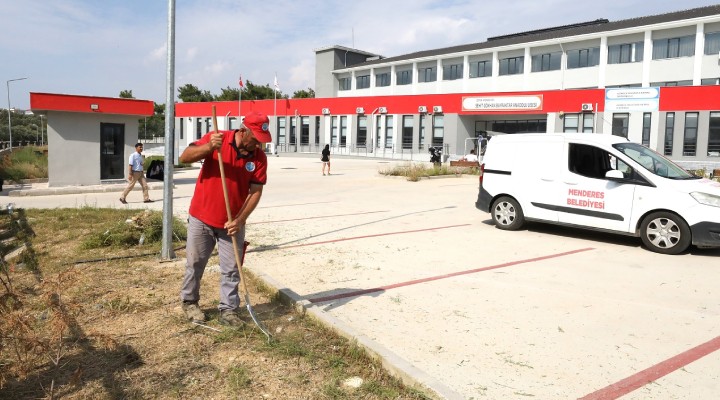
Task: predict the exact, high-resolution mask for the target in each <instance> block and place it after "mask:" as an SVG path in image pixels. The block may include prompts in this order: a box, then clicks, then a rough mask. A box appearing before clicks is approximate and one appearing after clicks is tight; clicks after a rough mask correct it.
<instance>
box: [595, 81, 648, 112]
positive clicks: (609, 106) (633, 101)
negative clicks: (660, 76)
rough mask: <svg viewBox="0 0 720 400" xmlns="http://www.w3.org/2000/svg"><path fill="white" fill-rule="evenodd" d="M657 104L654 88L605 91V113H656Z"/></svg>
mask: <svg viewBox="0 0 720 400" xmlns="http://www.w3.org/2000/svg"><path fill="white" fill-rule="evenodd" d="M659 104H660V89H659V88H656V87H647V88H620V89H605V111H610V112H612V111H657V110H658V107H659Z"/></svg>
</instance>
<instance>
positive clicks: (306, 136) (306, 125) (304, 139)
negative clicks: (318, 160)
mask: <svg viewBox="0 0 720 400" xmlns="http://www.w3.org/2000/svg"><path fill="white" fill-rule="evenodd" d="M299 119H300V144H310V117H301V118H299Z"/></svg>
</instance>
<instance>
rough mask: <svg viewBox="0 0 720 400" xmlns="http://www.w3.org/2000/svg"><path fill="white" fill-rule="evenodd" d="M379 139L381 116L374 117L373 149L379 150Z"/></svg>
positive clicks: (380, 135)
mask: <svg viewBox="0 0 720 400" xmlns="http://www.w3.org/2000/svg"><path fill="white" fill-rule="evenodd" d="M380 138H382V116H381V115H378V116H376V117H375V147H376V148H378V149H379V148H380Z"/></svg>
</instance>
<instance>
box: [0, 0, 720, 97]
mask: <svg viewBox="0 0 720 400" xmlns="http://www.w3.org/2000/svg"><path fill="white" fill-rule="evenodd" d="M681 4H682V5H681ZM712 4H715V3H713V2H709V1H697V0H684V1H682V2H679V1H670V0H651V1H647V0H605V1H578V0H544V1H542V0H535V1H529V0H503V1H497V0H484V1H478V0H443V1H430V0H413V1H405V0H395V1H379V0H364V1H359V2H353V1H339V0H338V1H331V0H292V1H291V0H263V1H257V0H255V1H249V0H176V3H175V8H176V27H175V35H176V36H175V53H176V59H175V86H176V88H177V87H180V86H183V85H185V84H187V83H191V84H193V85H196V86H197V87H199V88H200V89H202V90H209V91H210V92H211V93H213V94H219V93H220V89H221V88H225V87H228V86H230V87H237V80H238V76H239V75H241V74H242V77H243V80H245V81H247V80H250V81H252V82H253V83H255V84H260V85H264V84H270V85H271V86H272V83H273V80H274V76H275V74H277V79H278V83H279V86H280V89H281V91H282V92H283V93H285V94H290V95H292V93H293V92H294V91H295V90H300V89H307V88H308V87H314V81H315V53H314V49H317V48H322V47H327V46H332V45H341V46H346V47H354V48H357V49H360V50H365V51H368V52H371V53H376V54H381V55H383V56H386V57H391V56H397V55H402V54H406V53H411V52H414V51H419V50H428V49H436V48H442V47H448V46H455V45H459V44H467V43H476V42H482V41H485V40H486V38H488V37H492V36H497V35H504V34H510V33H516V32H522V31H527V30H533V29H541V28H547V27H551V26H557V25H566V24H571V23H577V22H585V21H591V20H595V19H598V18H607V19H609V20H611V21H616V20H621V19H627V18H633V17H639V16H645V15H652V14H661V13H666V12H672V11H679V10H683V9H688V8H695V7H702V6H707V5H712ZM167 16H168V1H166V0H0V21H2V22H0V26H1V27H2V34H1V35H0V82H1V83H5V81H7V80H9V79H15V78H21V77H27V78H28V79H27V80H23V81H16V82H11V83H10V95H11V98H10V104H11V107H17V108H21V109H25V108H29V103H30V98H29V92H45V93H66V94H78V95H90V96H107V97H117V96H118V94H119V93H120V91H122V90H132V91H133V95H134V96H135V97H136V98H139V99H145V100H153V101H155V102H157V103H165V102H166V100H165V97H166V94H165V90H166V89H165V88H166V70H167V59H166V52H167V50H166V42H167ZM2 86H3V89H2V94H3V96H2V101H0V108H7V91H6V88H7V84H6V85H2ZM176 93H177V91H176Z"/></svg>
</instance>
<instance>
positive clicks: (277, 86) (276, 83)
mask: <svg viewBox="0 0 720 400" xmlns="http://www.w3.org/2000/svg"><path fill="white" fill-rule="evenodd" d="M274 85H275V90H280V85H278V81H277V74H275V83H274Z"/></svg>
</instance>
